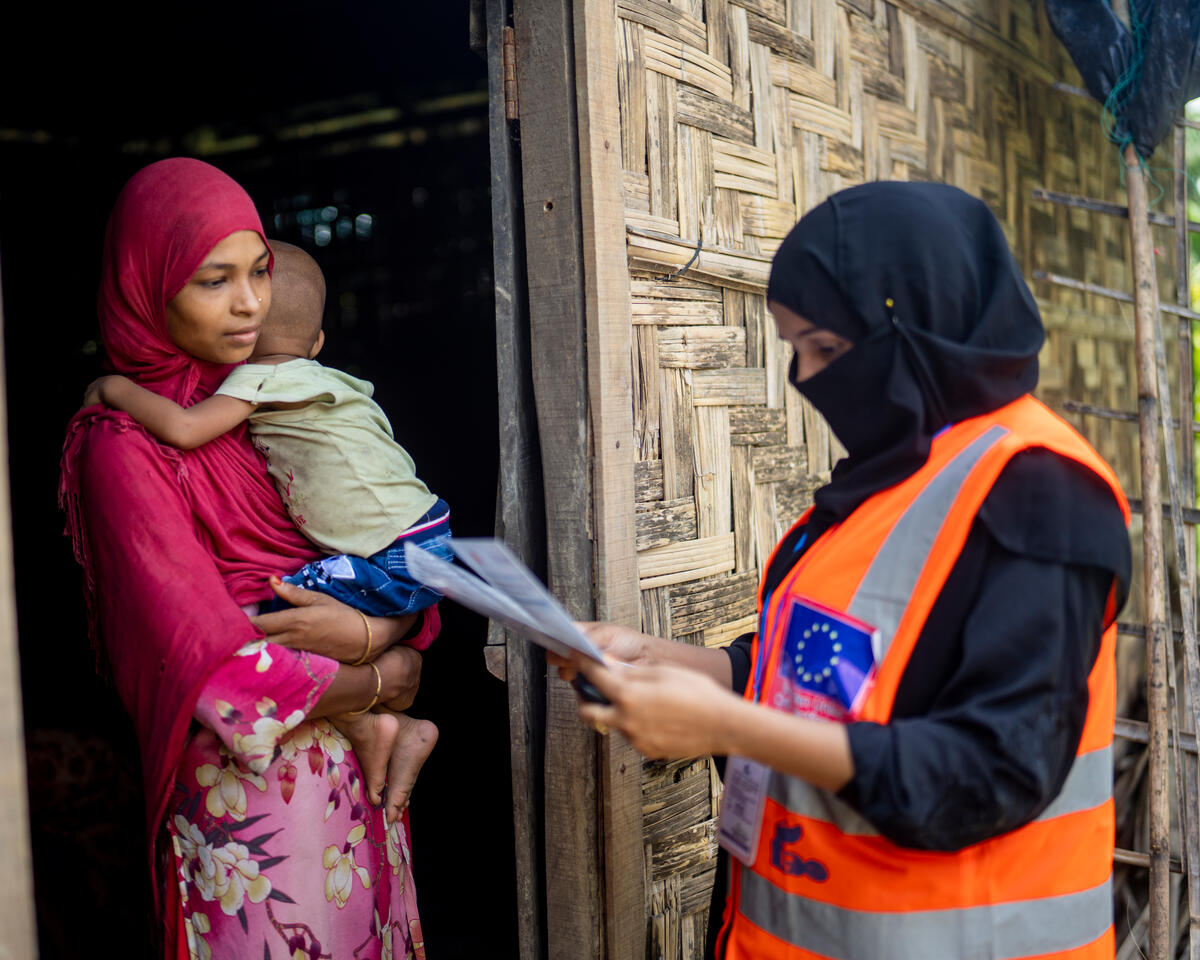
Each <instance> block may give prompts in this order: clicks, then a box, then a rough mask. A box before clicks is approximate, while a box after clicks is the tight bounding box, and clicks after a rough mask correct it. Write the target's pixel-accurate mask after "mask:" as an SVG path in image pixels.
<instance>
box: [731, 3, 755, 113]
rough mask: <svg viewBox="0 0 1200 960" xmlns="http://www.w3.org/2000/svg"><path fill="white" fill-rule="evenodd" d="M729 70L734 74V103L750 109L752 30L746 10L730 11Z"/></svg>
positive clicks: (736, 7) (734, 9)
mask: <svg viewBox="0 0 1200 960" xmlns="http://www.w3.org/2000/svg"><path fill="white" fill-rule="evenodd" d="M729 69H730V70H731V71H732V73H733V102H734V103H735V104H737V105H738V106H739V107H741V108H742V109H743V110H749V109H750V28H749V25H748V23H747V19H746V8H745V7H742V6H736V5H735V6H734V7H733V8H732V9H731V10H730V11H729Z"/></svg>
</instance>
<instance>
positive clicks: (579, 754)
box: [513, 0, 628, 958]
mask: <svg viewBox="0 0 1200 960" xmlns="http://www.w3.org/2000/svg"><path fill="white" fill-rule="evenodd" d="M513 14H514V16H513V20H514V29H515V32H516V53H517V83H518V86H519V88H520V89H521V90H524V91H525V92H526V96H524V97H523V98H522V103H521V118H520V122H521V174H522V185H523V191H524V198H523V200H524V202H523V206H524V214H525V218H524V219H525V250H526V259H527V266H528V270H527V277H528V287H529V324H530V345H531V353H532V358H533V382H534V389H535V394H536V397H537V420H538V434H539V440H540V445H541V451H542V477H543V483H544V485H545V493H546V496H545V502H546V543H547V578H548V583H549V586H550V589H551V590H552V591H553V592H554V594H555V595H556V596H557V597H558V598H559V599H560V600H561V601H562V602H563V603H564V604H565V606H566V607H567V609H568V610H569V611H570V612H571V614H572V615H573V616H575V617H579V618H583V619H590V618H591V617H593V616H594V615H595V607H594V603H593V589H592V559H593V558H592V543H591V536H590V533H591V531H590V524H589V519H590V512H591V503H590V497H589V490H588V485H587V483H586V482H585V480H584V478H586V477H587V476H588V449H587V441H588V430H587V421H588V410H587V391H586V381H585V377H584V373H585V370H586V369H587V359H586V348H585V336H586V327H585V312H584V296H583V249H582V244H583V237H582V226H581V222H580V218H581V212H580V196H579V141H578V126H577V114H576V100H575V95H576V90H575V58H574V43H573V22H572V20H571V11H570V8H569V6H567V5H564V4H561V3H556V2H553V0H521V2H519V3H517V4H516V5H515V7H514V10H513ZM614 29H615V27H614V24H613V23H612V22H611V21H610V22H609V23H608V24H607V31H606V33H605V37H606V38H607V41H608V43H609V45H610V46H612V45H613V36H614V33H613V31H614ZM614 85H615V79H614ZM532 91H537V95H536V96H531V95H529V94H530V93H531V92H532ZM615 113H616V108H615V104H614V115H615ZM612 144H613V147H614V149H615V150H619V148H620V141H619V140H617V139H616V138H615V137H614V139H613V140H612ZM614 183H615V184H619V183H620V177H619V175H618V176H616V177H615V178H614ZM626 356H628V354H626ZM564 371H570V374H568V375H564ZM575 703H576V699H575V694H574V691H573V690H572V689H571V688H570V687H569V686H568V685H567V684H565V683H563V682H562V681H561V680H559V679H558V678H557V676H552V677H550V678H548V679H547V681H546V743H545V781H544V784H545V786H544V789H545V806H544V812H545V850H546V947H547V953H548V955H549V957H551V958H555V957H600V956H602V955H603V952H604V911H603V904H604V885H603V882H602V877H601V873H600V830H599V823H598V816H597V813H598V809H599V807H598V794H597V785H596V770H597V767H598V764H599V749H598V745H597V743H596V740H597V737H596V735H595V734H594V733H592V732H591V731H590V730H588V729H586V728H585V727H583V726H582V725H581V724H580V723H579V719H578V717H577V715H576V707H575Z"/></svg>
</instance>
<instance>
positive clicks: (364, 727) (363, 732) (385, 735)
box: [333, 713, 400, 807]
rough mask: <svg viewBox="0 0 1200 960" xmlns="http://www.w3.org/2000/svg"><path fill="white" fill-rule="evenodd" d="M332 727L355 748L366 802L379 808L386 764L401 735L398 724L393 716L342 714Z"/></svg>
mask: <svg viewBox="0 0 1200 960" xmlns="http://www.w3.org/2000/svg"><path fill="white" fill-rule="evenodd" d="M333 722H334V725H335V726H336V727H337V728H338V729H339V730H341V731H342V733H344V734H345V735H346V739H348V740H349V741H350V742H351V743H352V744H353V745H354V755H355V756H356V757H358V765H359V766H360V767H362V772H363V781H364V785H365V786H366V788H367V799H368V800H369V801H370V802H371V805H372V806H376V807H377V806H379V804H380V801H381V800H382V799H383V785H384V782H385V781H386V780H387V776H388V762H389V758H390V757H391V754H392V750H393V747H394V745H395V744H396V737H397V736H398V735H399V733H400V722H399V720H397V718H396V715H395V714H392V713H360V714H354V715H353V716H351V715H349V714H342V715H341V716H338V717H334V718H333Z"/></svg>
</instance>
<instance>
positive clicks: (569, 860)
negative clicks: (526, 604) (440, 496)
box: [486, 0, 646, 960]
mask: <svg viewBox="0 0 1200 960" xmlns="http://www.w3.org/2000/svg"><path fill="white" fill-rule="evenodd" d="M504 8H505V3H504V0H487V6H486V20H487V29H488V47H489V62H490V63H491V68H490V70H489V72H490V74H491V75H492V85H491V86H490V87H489V89H490V90H491V97H492V116H493V126H492V129H493V139H492V151H493V154H492V157H493V188H494V194H493V210H494V212H496V213H497V214H498V215H500V216H507V215H508V214H505V213H504V212H503V209H502V208H504V207H505V204H504V203H503V202H500V201H499V200H498V198H497V196H496V193H495V191H496V190H497V189H500V190H506V191H508V193H509V195H512V194H514V193H516V192H519V193H520V200H519V202H518V203H512V204H509V206H508V209H510V210H511V213H512V214H514V215H515V216H516V217H518V218H519V219H520V221H521V224H522V225H523V228H524V243H523V251H522V252H523V254H524V258H525V270H524V279H525V288H526V290H527V300H526V301H524V304H525V305H526V308H527V330H528V358H527V363H528V368H527V369H528V383H526V380H525V374H524V372H523V368H522V362H523V361H522V360H521V356H520V354H521V350H520V344H519V343H518V342H517V341H518V340H519V338H520V335H521V334H523V332H524V329H525V326H524V325H523V323H522V318H521V317H520V316H519V314H520V312H521V309H522V301H521V298H520V297H519V296H516V295H514V296H512V297H511V298H510V297H509V296H508V295H509V293H512V292H513V291H514V290H515V287H514V286H513V280H512V277H514V276H515V275H516V274H518V273H519V271H513V270H512V267H511V265H508V266H504V265H502V260H503V259H504V257H505V256H507V255H508V252H506V251H505V250H504V249H502V248H503V245H504V244H514V246H515V245H516V244H517V242H518V241H519V231H515V230H511V229H508V227H507V226H505V225H504V224H501V228H500V229H498V230H497V231H496V232H495V242H496V244H497V251H496V255H495V256H496V264H497V271H498V276H497V315H498V330H499V328H500V319H501V317H500V313H501V312H502V311H508V312H509V313H506V316H505V318H504V319H505V324H504V326H505V330H506V331H507V332H505V333H504V334H502V335H499V334H498V341H497V342H498V351H499V352H498V367H499V374H500V393H501V411H502V414H501V435H502V439H501V448H502V449H501V473H502V479H501V491H500V501H501V502H500V505H499V513H500V515H501V517H505V516H508V515H509V512H510V511H514V510H515V509H516V508H515V506H514V504H513V502H512V501H513V499H514V498H516V499H518V500H523V501H524V503H525V505H526V507H527V508H532V506H533V505H531V504H530V494H529V491H528V490H523V489H521V485H520V484H518V483H514V482H512V481H514V479H515V478H516V477H517V475H518V473H519V471H521V470H523V469H527V468H528V466H529V463H528V456H526V455H523V454H522V453H521V452H520V451H519V450H517V449H516V446H514V445H515V444H516V443H517V441H516V439H515V438H514V437H513V436H511V435H506V432H507V431H510V430H512V429H513V423H514V422H515V419H516V418H517V415H516V413H514V414H513V415H511V416H506V414H505V413H504V411H506V410H510V411H516V412H519V411H520V410H521V407H522V401H521V399H520V398H522V397H528V399H527V400H526V401H525V404H526V408H527V405H528V403H529V402H532V406H533V409H534V412H535V415H536V417H535V419H536V425H533V424H531V425H530V429H536V434H537V437H536V440H537V443H536V447H537V448H538V449H539V450H540V471H539V472H540V479H541V481H542V488H543V490H544V493H543V504H538V505H536V506H538V507H540V506H543V505H544V523H545V526H544V532H542V531H539V533H540V534H541V536H542V537H544V540H542V541H541V545H542V547H543V549H544V554H542V553H540V552H539V551H538V550H537V549H536V547H537V546H538V544H532V543H530V542H529V541H528V539H525V538H527V537H528V536H529V535H530V531H532V530H533V529H534V527H536V524H534V523H530V522H527V523H526V524H525V526H524V527H522V528H521V531H520V532H518V531H517V530H514V529H511V528H510V526H509V525H508V524H507V522H506V523H505V524H503V531H502V532H503V535H504V536H505V537H506V539H509V540H510V542H514V543H516V544H517V545H518V547H519V548H521V549H522V550H524V551H525V553H524V555H525V556H527V558H528V557H533V558H534V559H540V557H541V556H544V558H545V570H544V573H545V576H546V580H547V583H548V584H549V585H550V588H551V590H552V591H553V592H554V593H555V595H556V596H557V597H559V599H560V600H562V601H563V602H564V604H565V605H566V606H567V608H568V609H569V610H570V612H571V613H572V615H574V616H575V617H577V618H579V619H585V620H586V619H603V620H611V621H614V622H618V623H623V624H625V625H628V626H631V627H634V628H636V627H638V625H639V594H638V581H637V557H636V553H635V549H634V547H635V541H634V496H633V485H634V472H633V463H634V450H633V423H632V419H633V406H632V369H631V364H630V357H631V352H630V350H631V343H630V338H631V334H630V328H629V272H628V265H627V259H626V253H625V228H624V213H623V198H622V192H621V190H622V175H621V160H620V127H619V115H618V107H617V67H616V49H615V46H614V42H613V37H614V34H613V30H614V24H615V22H616V19H615V17H616V10H615V5H614V3H613V0H574V2H572V0H513V2H512V28H513V38H514V44H513V49H514V51H515V79H516V91H515V93H516V101H517V104H516V112H517V113H518V118H517V119H516V120H515V121H506V122H505V126H504V128H503V129H504V130H506V131H507V132H508V133H509V134H510V135H515V136H516V138H517V139H518V140H519V165H520V174H519V182H518V180H517V177H516V175H515V171H514V169H513V167H514V163H513V158H512V156H511V153H508V152H506V151H508V146H507V145H506V143H505V139H504V137H503V136H501V135H500V134H498V133H497V130H498V126H499V124H498V117H500V116H502V115H503V107H504V104H503V102H502V100H503V97H504V92H503V90H502V89H497V86H496V84H497V83H498V82H499V81H498V80H497V77H498V76H502V75H503V67H502V62H503V61H502V60H498V55H502V43H503V37H502V36H501V35H498V34H500V33H502V31H503V27H504V26H505V25H506V14H505V11H504ZM498 67H500V69H497V68H498ZM511 93H512V91H510V96H509V99H510V107H511V99H512V98H511ZM498 177H500V178H503V177H507V178H508V179H507V180H505V181H504V182H500V181H499V180H498V179H497V178H498ZM509 252H511V251H509ZM502 268H503V271H504V272H505V279H504V280H503V281H502V279H501V276H500V272H501V269H502ZM502 282H503V283H504V284H508V285H509V288H510V289H509V290H508V291H506V292H503V293H502V291H501V284H502ZM502 300H503V301H505V302H504V303H502ZM509 300H511V302H512V303H515V304H517V307H516V308H515V312H514V308H513V307H511V306H510V303H509V302H508V301H509ZM509 314H513V315H509ZM506 445H507V446H506ZM533 446H534V445H532V444H530V443H528V442H525V446H524V448H523V449H524V451H525V453H526V454H528V452H529V451H530V450H531V449H532V448H533ZM529 519H530V518H529V517H528V516H527V515H526V521H528V520H529ZM507 647H508V649H507V653H506V657H505V663H506V674H507V678H508V681H509V703H510V711H509V713H510V723H511V725H512V730H513V753H512V756H513V778H514V779H513V792H514V808H515V809H514V816H515V818H516V821H517V822H516V833H517V868H518V873H519V877H518V887H519V892H518V896H519V898H520V899H521V903H520V904H519V915H520V924H521V957H522V960H542V958H544V957H547V956H548V957H551V958H559V957H563V958H573V957H581V958H588V960H590V958H599V957H608V958H612V960H641V958H642V957H643V956H644V955H645V943H646V879H645V862H644V853H643V844H642V809H641V777H642V759H641V757H640V755H638V754H637V753H636V751H634V750H633V749H632V748H631V747H630V746H629V745H628V744H627V743H626V742H625V741H624V740H623V739H622V738H620V737H619V736H616V735H614V736H609V737H604V738H601V737H599V736H598V735H597V734H595V733H594V732H593V731H591V730H589V729H587V728H586V727H584V726H583V725H582V724H580V722H579V720H578V718H577V715H576V698H575V694H574V692H573V691H572V690H571V689H570V688H569V687H568V686H567V685H566V684H564V683H562V682H561V681H560V680H559V679H558V678H557V677H556V676H546V677H545V679H544V681H543V680H542V676H543V674H542V673H541V670H540V669H539V668H540V667H541V665H542V662H543V661H542V659H541V657H540V656H536V657H535V659H534V661H533V662H534V663H536V666H532V665H531V662H530V661H529V659H527V654H526V653H525V652H524V650H525V647H524V641H517V642H510V643H508V645H507ZM543 682H544V691H543V689H542V684H543ZM530 683H532V684H535V685H537V687H538V689H537V690H536V691H534V692H532V693H531V692H530V690H529V689H528V687H527V684H530ZM523 687H525V688H524V689H523ZM543 694H544V712H540V711H542V709H543V708H541V706H540V704H541V703H542V702H543V701H542V696H543ZM539 722H541V724H542V726H541V729H540V730H538V729H536V726H537V724H538V723H539ZM531 726H533V727H534V729H533V730H532V731H531ZM539 745H540V746H541V749H542V752H541V754H540V756H538V754H537V750H538V747H539ZM539 761H540V764H539ZM539 766H540V771H539V769H538V768H539ZM539 772H540V773H541V781H540V782H537V778H538V774H539ZM539 800H540V803H539ZM539 830H540V834H539ZM539 835H540V839H541V850H540V851H539V850H537V842H536V841H537V838H538V836H539ZM539 852H540V854H541V856H539V855H538V854H539ZM539 867H543V868H544V874H543V875H539V874H538V873H537V871H538V868H539ZM539 893H540V894H541V895H543V896H544V905H545V920H544V922H545V929H544V936H543V934H542V931H541V929H540V923H539V921H540V919H541V913H540V909H539V907H540V904H534V903H530V902H529V901H530V898H531V897H534V896H537V895H539Z"/></svg>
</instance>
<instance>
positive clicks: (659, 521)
mask: <svg viewBox="0 0 1200 960" xmlns="http://www.w3.org/2000/svg"><path fill="white" fill-rule="evenodd" d="M634 530H635V532H636V534H637V548H638V549H639V550H648V549H650V547H661V546H662V545H663V544H664V543H679V542H680V541H683V540H695V539H696V501H695V500H693V499H692V498H691V497H683V498H681V499H679V500H661V501H659V502H657V503H653V504H638V508H637V516H636V518H635V520H634Z"/></svg>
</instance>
